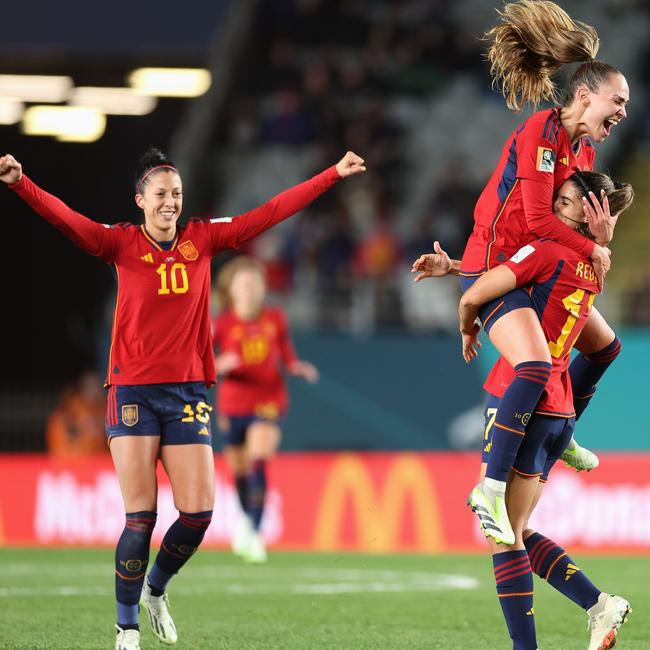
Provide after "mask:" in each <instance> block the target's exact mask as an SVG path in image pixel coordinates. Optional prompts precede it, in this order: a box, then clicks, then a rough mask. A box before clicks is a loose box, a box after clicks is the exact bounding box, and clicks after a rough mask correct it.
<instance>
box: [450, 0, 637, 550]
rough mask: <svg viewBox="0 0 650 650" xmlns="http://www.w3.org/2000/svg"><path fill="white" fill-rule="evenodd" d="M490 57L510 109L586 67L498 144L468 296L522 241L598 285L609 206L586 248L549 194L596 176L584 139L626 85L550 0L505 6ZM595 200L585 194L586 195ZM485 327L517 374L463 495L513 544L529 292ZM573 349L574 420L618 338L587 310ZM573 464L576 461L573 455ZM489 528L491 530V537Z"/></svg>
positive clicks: (591, 34) (539, 365)
mask: <svg viewBox="0 0 650 650" xmlns="http://www.w3.org/2000/svg"><path fill="white" fill-rule="evenodd" d="M486 38H487V40H488V41H490V43H491V44H490V48H489V51H488V58H489V60H490V62H491V64H492V68H491V70H492V75H493V79H494V81H495V83H499V82H500V84H501V86H502V89H503V94H504V96H505V97H506V101H507V104H508V106H509V107H510V108H512V109H515V110H519V108H520V107H521V105H522V104H524V103H526V102H530V103H532V104H538V103H539V102H540V101H541V100H544V99H549V98H555V94H556V89H555V86H554V85H553V83H552V81H551V78H550V77H551V75H552V74H553V73H554V72H556V71H557V70H558V69H559V68H560V67H561V66H562V65H563V64H566V63H571V62H574V61H585V63H583V64H582V65H581V66H580V67H578V69H577V70H576V71H575V73H574V74H573V76H572V77H571V79H570V81H569V87H568V90H567V92H566V96H565V98H564V101H563V102H562V105H561V106H558V107H556V108H551V109H547V110H543V111H539V112H537V113H534V114H533V115H532V116H531V117H530V118H529V119H528V120H526V121H525V122H524V123H523V124H521V125H520V126H519V127H517V129H516V130H515V132H514V133H512V135H511V136H510V137H509V138H508V140H507V142H506V143H505V145H504V147H503V150H502V154H501V158H500V160H499V163H498V165H497V167H496V169H495V170H494V172H493V174H492V176H491V178H490V180H489V181H488V184H487V185H486V187H485V189H484V190H483V192H482V194H481V196H480V197H479V199H478V202H477V204H476V208H475V211H474V230H473V232H472V234H471V236H470V238H469V240H468V242H467V246H466V248H465V252H464V254H463V258H462V261H461V263H460V268H459V269H458V265H456V268H457V269H458V270H459V273H460V276H461V288H462V289H463V290H466V289H467V288H468V287H470V286H471V284H472V283H473V282H475V281H476V280H477V278H479V277H480V276H481V275H482V274H483V273H485V272H486V271H488V270H490V269H492V268H494V267H495V266H498V265H499V264H502V263H504V262H505V261H506V260H508V259H509V258H510V257H511V256H512V255H513V254H514V253H515V252H516V251H517V250H518V249H519V248H521V247H522V246H523V245H525V244H527V243H529V242H531V241H533V240H534V239H536V238H540V237H552V238H553V239H556V240H557V241H558V242H560V243H562V244H564V245H566V246H568V247H569V248H571V249H572V250H573V251H575V252H576V253H579V254H580V255H583V256H586V257H587V258H588V259H590V260H591V264H592V267H593V269H594V273H596V277H597V278H598V281H599V284H600V285H601V286H602V282H603V278H604V274H605V272H606V271H607V270H608V269H609V265H610V260H609V250H608V249H607V248H606V245H607V244H608V243H609V242H610V241H611V239H612V235H613V230H614V225H615V219H613V218H612V216H611V213H610V210H609V206H608V205H607V202H604V203H603V206H602V209H601V210H599V211H598V212H594V211H593V210H592V212H591V213H590V212H589V210H590V208H589V205H588V203H587V196H585V198H584V199H583V200H584V201H585V203H584V210H585V213H586V214H588V215H589V216H590V228H591V232H593V233H594V235H595V242H594V241H592V240H591V239H589V238H587V237H585V236H584V235H582V234H580V233H577V232H575V231H573V230H572V229H571V228H568V227H566V226H565V225H564V224H563V223H561V222H560V221H558V220H557V219H556V218H555V217H554V216H553V212H552V209H551V206H552V204H553V197H554V193H555V192H556V191H557V190H558V189H559V188H560V187H561V186H562V184H563V183H564V182H565V181H566V180H567V178H568V177H569V176H570V175H571V174H572V173H573V171H574V170H575V169H579V170H591V169H593V160H594V148H593V144H592V143H593V142H603V141H604V140H605V139H606V138H607V137H609V135H610V133H611V130H612V128H613V127H614V126H615V125H616V124H618V123H619V122H620V121H621V120H622V119H624V118H625V117H626V106H627V103H628V100H629V89H628V84H627V81H626V80H625V77H624V76H623V75H622V74H621V73H620V72H619V71H618V70H617V69H616V68H614V67H613V66H611V65H609V64H608V63H604V62H602V61H596V60H594V57H595V55H596V53H597V51H598V45H599V42H598V36H597V34H596V31H595V29H594V28H593V27H591V26H589V25H585V24H584V23H579V22H575V21H573V20H572V19H571V18H570V16H568V15H567V14H566V13H565V12H564V11H563V10H562V9H561V8H560V7H558V6H557V5H556V4H554V3H552V2H546V1H533V0H520V1H519V2H514V3H511V4H507V5H505V7H504V9H503V11H502V12H500V24H498V25H496V26H495V27H494V28H493V29H491V30H490V31H489V32H488V33H487V35H486ZM591 198H592V200H593V197H591ZM479 316H480V318H481V321H482V324H483V327H484V329H485V331H486V332H487V333H488V335H489V337H490V340H491V342H492V343H493V345H494V346H495V347H496V348H497V350H498V351H499V352H500V353H501V354H502V355H503V356H504V357H505V358H506V359H507V360H508V362H509V363H510V364H511V365H512V366H513V367H514V369H515V379H514V380H513V381H512V383H511V384H510V386H509V387H508V390H507V391H506V392H505V394H504V395H503V397H502V399H501V405H500V409H499V414H498V416H497V420H496V422H495V424H494V432H493V440H492V444H493V447H492V454H491V455H490V460H489V463H488V468H487V474H486V479H485V481H484V482H483V484H482V485H481V486H479V489H478V490H476V491H474V492H473V493H472V499H473V500H474V501H475V505H480V506H482V507H484V508H487V509H488V510H489V511H490V512H491V513H492V516H493V519H494V520H495V527H496V529H498V533H497V534H498V535H503V537H502V538H509V539H513V535H514V533H513V531H512V527H511V526H510V522H509V520H508V517H507V511H506V508H505V506H504V494H505V486H506V479H507V477H508V473H509V471H510V468H511V467H512V463H513V461H514V459H515V456H516V454H517V449H518V448H519V444H520V443H521V440H522V434H523V433H524V432H525V430H526V422H527V420H528V417H529V414H530V413H532V412H533V411H534V409H535V405H536V404H537V402H538V401H539V398H540V396H541V395H542V392H543V391H544V388H545V386H546V383H547V382H548V379H549V377H550V372H551V356H550V354H549V350H548V346H547V345H546V340H545V338H544V336H543V332H542V330H541V327H540V324H539V320H538V318H537V316H536V314H535V311H534V309H533V308H532V305H531V302H530V297H529V295H528V294H527V293H526V292H525V291H523V290H521V289H518V290H515V291H513V292H509V293H507V294H506V295H503V296H501V297H499V298H498V299H496V300H494V301H493V302H491V303H489V304H486V305H483V306H482V308H481V311H480V313H479ZM576 347H577V348H578V350H579V351H580V352H581V353H582V354H580V355H579V356H578V357H577V358H576V359H575V360H574V362H573V364H572V366H571V371H570V374H571V381H572V384H573V391H574V394H575V396H576V402H579V404H577V405H576V412H577V414H578V415H579V414H580V412H581V411H582V410H584V408H585V407H586V405H587V403H588V402H589V399H590V398H591V396H592V395H593V393H594V390H595V385H596V384H597V383H598V380H599V379H600V377H601V376H602V375H603V373H604V372H605V370H606V369H607V367H608V366H609V365H610V364H611V363H612V361H613V360H614V359H615V358H616V356H617V355H618V353H619V351H620V341H619V339H618V337H617V336H616V335H615V333H614V331H613V330H612V329H611V328H610V327H609V326H608V325H607V323H606V322H605V320H604V319H603V318H602V316H601V315H600V314H599V313H598V312H597V311H596V310H595V309H594V310H592V311H591V313H590V315H589V319H588V321H587V324H586V325H585V327H584V329H583V331H582V333H581V336H580V338H579V340H578V341H577V343H576ZM574 462H578V463H579V462H580V459H576V460H575V461H574ZM491 532H496V531H491Z"/></svg>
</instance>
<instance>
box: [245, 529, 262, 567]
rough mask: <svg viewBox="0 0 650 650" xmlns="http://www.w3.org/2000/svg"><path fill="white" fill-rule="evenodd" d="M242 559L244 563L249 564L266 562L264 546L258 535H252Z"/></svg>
mask: <svg viewBox="0 0 650 650" xmlns="http://www.w3.org/2000/svg"><path fill="white" fill-rule="evenodd" d="M244 559H245V560H246V562H250V563H251V564H264V562H266V560H267V555H266V546H265V544H264V540H263V539H262V536H261V535H260V534H259V533H255V532H254V533H253V536H252V537H251V540H250V544H249V545H248V549H247V550H246V554H245V555H244Z"/></svg>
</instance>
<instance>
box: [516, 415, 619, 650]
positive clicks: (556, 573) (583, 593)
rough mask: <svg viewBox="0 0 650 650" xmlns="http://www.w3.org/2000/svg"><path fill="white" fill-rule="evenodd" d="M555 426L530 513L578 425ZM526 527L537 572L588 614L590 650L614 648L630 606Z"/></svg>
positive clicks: (566, 422) (547, 539)
mask: <svg viewBox="0 0 650 650" xmlns="http://www.w3.org/2000/svg"><path fill="white" fill-rule="evenodd" d="M554 424H555V425H556V427H558V429H557V433H556V436H555V440H554V442H553V444H552V445H551V446H550V448H549V452H548V456H547V459H546V462H545V465H544V470H543V472H542V477H541V479H540V483H539V487H538V490H537V494H536V496H535V499H534V501H533V505H532V508H531V510H530V513H532V511H533V509H534V508H535V506H536V505H537V502H538V501H539V499H540V497H541V494H542V490H543V486H544V484H545V482H546V480H547V478H548V475H549V472H550V471H551V469H552V468H553V465H554V464H555V462H556V461H557V460H558V458H559V457H560V454H561V453H562V450H563V449H565V448H566V444H567V441H568V440H569V439H570V438H571V436H572V435H573V428H574V426H575V421H574V420H572V419H568V420H565V421H564V425H563V428H562V429H560V428H559V427H560V425H559V423H554ZM524 525H525V529H524V533H523V539H524V544H525V546H526V550H527V551H528V556H529V558H530V564H531V567H532V570H533V572H534V573H536V574H537V575H538V576H539V577H540V578H542V579H544V580H546V581H547V582H548V583H549V584H550V585H551V586H552V587H554V588H555V589H557V590H558V591H559V592H560V593H561V594H563V595H564V596H566V597H567V598H569V599H570V600H572V601H573V602H574V603H576V604H577V605H579V606H580V607H582V608H583V609H584V610H585V612H586V613H587V616H588V618H589V628H590V630H591V641H590V645H589V650H601V649H603V650H604V649H605V648H610V647H613V646H614V645H615V643H616V632H617V630H618V628H619V627H620V626H621V624H622V623H624V622H625V621H626V619H627V615H628V614H629V612H630V604H629V603H628V602H627V601H626V600H625V599H623V598H620V597H619V596H613V595H610V594H606V593H604V592H602V591H601V590H600V589H599V588H598V587H596V586H595V585H594V584H593V583H592V582H591V580H590V579H589V578H588V577H587V576H586V575H585V573H584V572H583V571H581V569H580V568H579V567H578V566H577V565H576V563H575V562H574V561H573V559H572V558H571V557H570V556H569V554H568V553H567V552H566V551H565V550H564V549H563V548H562V547H561V546H559V545H558V544H556V543H555V542H554V541H553V540H552V539H550V538H548V537H545V536H544V535H541V534H540V533H537V532H535V531H533V530H532V529H531V528H529V527H528V522H527V521H526V522H525V524H524Z"/></svg>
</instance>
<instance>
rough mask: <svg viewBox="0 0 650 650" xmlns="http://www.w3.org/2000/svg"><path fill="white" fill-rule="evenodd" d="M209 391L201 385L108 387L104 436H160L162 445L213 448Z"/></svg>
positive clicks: (185, 383) (184, 383)
mask: <svg viewBox="0 0 650 650" xmlns="http://www.w3.org/2000/svg"><path fill="white" fill-rule="evenodd" d="M211 411H212V407H211V406H210V405H209V404H208V389H207V388H206V386H205V383H203V382H201V381H191V382H183V383H177V384H143V385H138V386H111V387H110V388H109V390H108V404H107V408H106V435H107V436H108V439H109V441H110V439H111V438H114V437H117V436H160V444H161V445H190V444H196V443H200V444H205V445H210V446H212V433H211V430H210V412H211Z"/></svg>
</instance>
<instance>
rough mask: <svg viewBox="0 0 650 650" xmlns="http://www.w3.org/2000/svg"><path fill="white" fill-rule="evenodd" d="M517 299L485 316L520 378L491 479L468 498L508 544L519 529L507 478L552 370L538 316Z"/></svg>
mask: <svg viewBox="0 0 650 650" xmlns="http://www.w3.org/2000/svg"><path fill="white" fill-rule="evenodd" d="M521 293H523V294H524V295H526V294H525V292H521ZM517 301H519V298H518V297H515V299H514V300H513V301H511V302H512V304H511V306H512V307H515V308H514V309H511V310H510V311H507V312H505V313H502V312H503V309H504V308H503V307H500V308H499V307H497V308H496V311H494V310H493V313H492V314H491V315H487V316H486V317H485V318H484V319H483V323H484V327H485V328H486V331H487V332H488V334H489V337H490V341H491V342H492V344H493V345H494V346H495V347H496V348H497V350H498V351H499V352H500V353H501V354H502V355H503V356H504V357H505V359H506V360H507V361H508V363H510V365H512V367H513V368H514V369H515V378H514V379H513V381H512V383H511V384H510V386H509V387H508V389H507V390H506V392H505V393H504V394H503V396H502V397H501V400H500V403H499V409H498V411H497V414H496V418H495V421H494V426H493V431H492V448H491V451H490V456H489V459H488V465H487V471H486V478H485V480H484V481H483V482H482V484H480V485H478V486H476V488H474V490H473V491H472V493H471V494H470V498H469V502H470V505H472V508H473V509H475V508H485V509H487V510H488V512H489V514H490V516H491V517H492V518H493V519H494V520H495V522H496V525H497V527H498V528H499V531H500V533H499V534H500V539H501V541H503V542H505V543H508V544H510V543H512V540H513V539H514V533H513V531H512V527H511V526H510V524H509V522H508V517H507V512H506V510H507V509H506V507H505V501H504V498H505V482H506V479H507V477H508V473H509V471H510V468H511V467H512V464H513V462H514V460H515V457H516V456H517V451H518V449H519V446H520V444H521V440H522V438H523V436H524V434H525V432H526V426H527V424H528V421H529V420H530V417H531V414H532V413H533V412H534V410H535V406H536V405H537V402H538V401H539V398H540V396H541V394H542V392H543V391H544V388H545V386H546V384H547V382H548V379H549V377H550V372H551V357H550V353H549V350H548V344H547V342H546V339H545V337H544V334H543V332H542V328H541V325H540V323H539V319H538V317H537V314H536V313H535V312H534V311H533V309H531V308H530V307H523V306H521V305H520V304H519V305H518V304H517ZM529 304H530V303H529ZM495 319H496V320H495Z"/></svg>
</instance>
